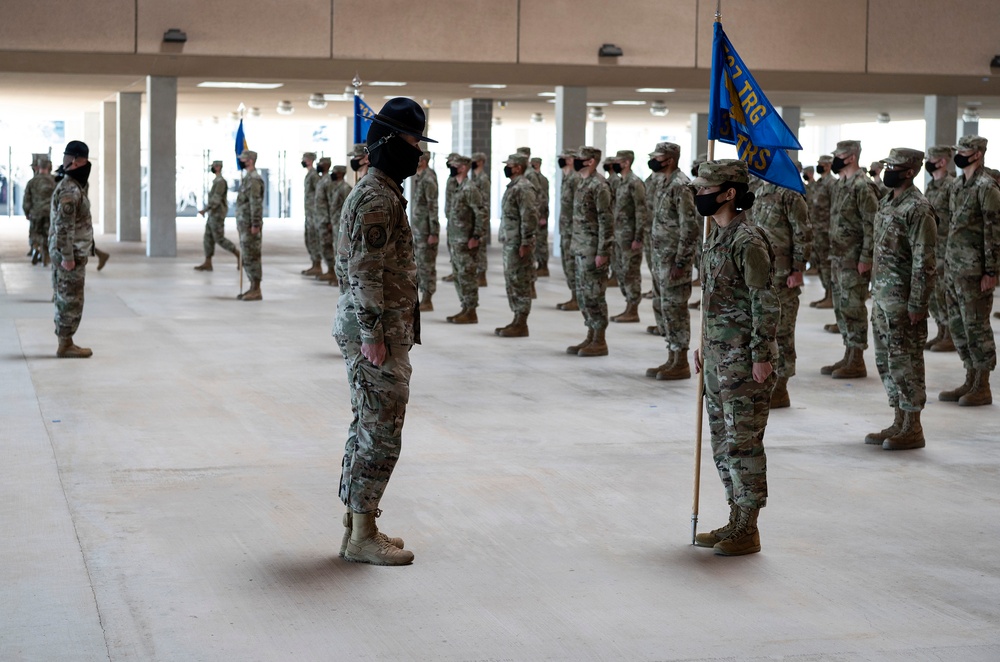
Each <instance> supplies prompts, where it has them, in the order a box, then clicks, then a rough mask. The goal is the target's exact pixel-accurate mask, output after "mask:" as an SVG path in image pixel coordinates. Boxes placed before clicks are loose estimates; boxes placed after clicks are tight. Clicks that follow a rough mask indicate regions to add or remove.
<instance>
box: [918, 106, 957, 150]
mask: <svg viewBox="0 0 1000 662" xmlns="http://www.w3.org/2000/svg"><path fill="white" fill-rule="evenodd" d="M924 122H925V123H926V127H927V128H926V131H927V133H926V134H925V140H924V143H925V147H924V149H926V148H927V147H932V146H934V145H954V144H956V142H957V137H958V136H960V135H962V134H961V133H958V135H956V132H957V131H959V130H960V127H959V126H958V97H947V96H939V95H936V94H931V95H928V96H925V97H924Z"/></svg>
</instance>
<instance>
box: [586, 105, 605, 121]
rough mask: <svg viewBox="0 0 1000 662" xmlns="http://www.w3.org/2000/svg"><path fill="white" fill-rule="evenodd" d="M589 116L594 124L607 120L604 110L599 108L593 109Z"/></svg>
mask: <svg viewBox="0 0 1000 662" xmlns="http://www.w3.org/2000/svg"><path fill="white" fill-rule="evenodd" d="M589 115H590V119H591V120H592V121H594V122H600V121H602V120H604V118H605V115H604V109H603V108H601V107H599V106H595V107H593V108H591V109H590V111H589Z"/></svg>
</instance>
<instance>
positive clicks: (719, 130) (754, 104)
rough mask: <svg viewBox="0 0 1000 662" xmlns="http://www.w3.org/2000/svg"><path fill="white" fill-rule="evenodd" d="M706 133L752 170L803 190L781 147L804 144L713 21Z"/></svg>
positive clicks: (793, 188)
mask: <svg viewBox="0 0 1000 662" xmlns="http://www.w3.org/2000/svg"><path fill="white" fill-rule="evenodd" d="M708 139H709V140H718V141H719V142H724V143H727V144H730V145H736V154H737V155H738V156H739V157H740V159H742V160H743V161H745V162H746V164H747V167H748V168H749V170H750V172H751V174H754V175H756V176H757V177H760V178H761V179H763V180H765V181H768V182H771V183H772V184H777V185H778V186H784V187H785V188H788V189H792V190H793V191H798V192H799V193H802V194H805V190H806V189H805V186H804V185H803V183H802V178H801V177H799V169H798V168H797V167H795V163H794V162H793V161H792V159H791V157H789V156H788V153H787V152H785V150H786V149H795V150H798V149H802V145H801V144H800V143H799V140H798V138H796V137H795V134H794V133H792V131H791V129H789V128H788V125H787V124H785V121H784V120H783V119H781V115H779V114H778V113H777V111H775V110H774V106H772V105H771V102H770V101H768V100H767V97H765V96H764V92H763V91H762V90H761V89H760V85H758V84H757V81H756V80H754V77H753V75H752V74H751V73H750V70H749V69H747V67H746V65H745V64H743V60H742V59H741V58H740V56H739V54H737V53H736V49H735V48H733V44H732V42H730V41H729V37H727V36H726V33H725V32H723V30H722V23H716V24H715V39H714V40H713V41H712V87H711V90H710V92H709V108H708Z"/></svg>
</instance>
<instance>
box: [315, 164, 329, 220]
mask: <svg viewBox="0 0 1000 662" xmlns="http://www.w3.org/2000/svg"><path fill="white" fill-rule="evenodd" d="M333 184H334V181H333V177H332V176H330V175H327V176H326V177H320V178H319V181H318V182H316V195H315V200H314V202H313V211H314V213H315V214H316V217H315V223H316V224H317V225H322V224H324V223H329V222H330V219H331V218H332V214H333V212H332V210H331V209H330V190H331V189H332V188H333Z"/></svg>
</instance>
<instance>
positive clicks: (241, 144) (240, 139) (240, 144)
mask: <svg viewBox="0 0 1000 662" xmlns="http://www.w3.org/2000/svg"><path fill="white" fill-rule="evenodd" d="M245 149H248V148H247V137H246V136H245V135H243V120H240V127H239V128H238V129H236V169H237V170H243V162H242V161H240V154H242V153H243V150H245Z"/></svg>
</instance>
